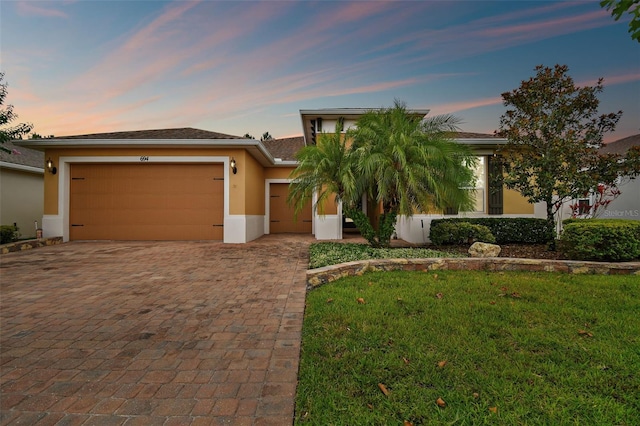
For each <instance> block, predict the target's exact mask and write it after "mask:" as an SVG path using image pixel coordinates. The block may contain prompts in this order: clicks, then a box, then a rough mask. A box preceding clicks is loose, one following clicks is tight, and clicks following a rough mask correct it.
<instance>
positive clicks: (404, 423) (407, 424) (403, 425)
mask: <svg viewBox="0 0 640 426" xmlns="http://www.w3.org/2000/svg"><path fill="white" fill-rule="evenodd" d="M402 426H413V423H411V422H410V421H409V420H405V421H404V422H402Z"/></svg>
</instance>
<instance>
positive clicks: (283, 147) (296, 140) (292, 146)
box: [262, 136, 304, 161]
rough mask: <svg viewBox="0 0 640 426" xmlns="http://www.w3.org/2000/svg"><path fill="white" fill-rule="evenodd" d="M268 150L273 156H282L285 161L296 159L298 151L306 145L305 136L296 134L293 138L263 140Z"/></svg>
mask: <svg viewBox="0 0 640 426" xmlns="http://www.w3.org/2000/svg"><path fill="white" fill-rule="evenodd" d="M262 144H263V145H264V147H265V148H267V151H269V152H270V153H271V155H272V156H273V158H280V159H282V160H284V161H295V159H296V153H297V152H298V151H300V150H301V149H302V148H303V147H304V137H303V136H295V137H292V138H281V139H271V140H266V141H262Z"/></svg>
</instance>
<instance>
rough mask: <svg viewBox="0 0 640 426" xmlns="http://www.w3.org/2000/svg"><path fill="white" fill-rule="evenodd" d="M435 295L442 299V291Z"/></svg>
mask: <svg viewBox="0 0 640 426" xmlns="http://www.w3.org/2000/svg"><path fill="white" fill-rule="evenodd" d="M436 297H437V298H438V299H442V298H443V297H444V295H443V294H442V293H438V294H436Z"/></svg>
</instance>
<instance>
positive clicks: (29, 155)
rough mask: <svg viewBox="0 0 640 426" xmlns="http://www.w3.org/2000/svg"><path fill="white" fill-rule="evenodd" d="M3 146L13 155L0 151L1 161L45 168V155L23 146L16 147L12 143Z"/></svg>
mask: <svg viewBox="0 0 640 426" xmlns="http://www.w3.org/2000/svg"><path fill="white" fill-rule="evenodd" d="M2 146H3V147H4V148H6V149H8V150H9V151H11V153H8V152H4V151H2V150H0V161H4V162H5V163H11V164H18V165H21V166H29V167H36V168H39V169H43V168H44V153H42V152H40V151H36V150H34V149H29V148H25V147H23V146H15V145H14V144H13V143H11V142H10V141H7V142H5V143H3V144H2Z"/></svg>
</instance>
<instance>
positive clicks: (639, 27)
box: [600, 0, 640, 43]
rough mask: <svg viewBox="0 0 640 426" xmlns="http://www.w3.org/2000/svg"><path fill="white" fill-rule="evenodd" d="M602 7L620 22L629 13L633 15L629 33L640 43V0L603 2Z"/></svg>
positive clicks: (606, 0)
mask: <svg viewBox="0 0 640 426" xmlns="http://www.w3.org/2000/svg"><path fill="white" fill-rule="evenodd" d="M600 6H601V7H604V8H605V9H607V10H610V11H611V16H613V18H614V19H615V20H616V21H618V20H619V19H620V18H621V17H622V15H623V14H624V13H625V12H627V13H628V14H629V15H631V16H632V17H631V21H629V32H630V33H631V38H632V39H633V40H637V41H638V42H639V43H640V0H602V1H601V2H600Z"/></svg>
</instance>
